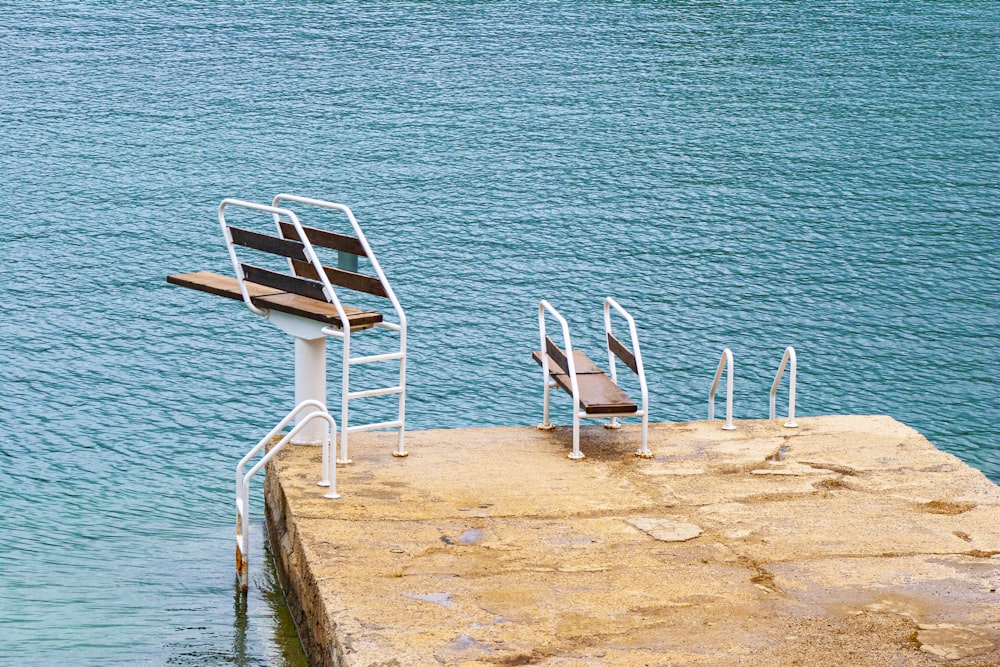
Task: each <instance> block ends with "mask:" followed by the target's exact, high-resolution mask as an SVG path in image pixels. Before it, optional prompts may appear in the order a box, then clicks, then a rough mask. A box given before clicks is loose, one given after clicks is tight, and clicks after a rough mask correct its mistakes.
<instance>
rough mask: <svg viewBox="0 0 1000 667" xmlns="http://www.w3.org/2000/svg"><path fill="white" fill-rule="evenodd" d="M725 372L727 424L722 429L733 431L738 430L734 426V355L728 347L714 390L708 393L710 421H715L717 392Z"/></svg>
mask: <svg viewBox="0 0 1000 667" xmlns="http://www.w3.org/2000/svg"><path fill="white" fill-rule="evenodd" d="M723 370H725V371H726V423H725V424H723V425H722V429H723V430H724V431H732V430H734V429H735V428H736V426H735V425H733V353H732V351H731V350H730V349H729V348H728V347H727V348H726V349H725V350H723V351H722V358H721V359H719V367H718V368H717V369H716V371H715V379H714V380H712V388H711V389H710V390H709V392H708V420H709V421H712V420H713V419H715V390H716V388H717V387H718V386H719V379H720V378H721V377H722V371H723Z"/></svg>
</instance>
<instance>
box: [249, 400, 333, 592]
mask: <svg viewBox="0 0 1000 667" xmlns="http://www.w3.org/2000/svg"><path fill="white" fill-rule="evenodd" d="M306 409H309V412H308V413H307V414H306V415H305V416H304V417H303V418H301V419H299V420H298V422H297V423H296V424H295V427H294V428H292V430H291V431H289V432H288V433H287V434H285V435H284V436H283V437H282V438H281V440H279V441H278V442H277V443H275V444H274V445H272V447H271V448H270V449H269V450H268V451H267V453H265V454H264V456H262V457H261V459H260V460H259V461H257V463H256V464H254V466H253V467H252V468H250V470H248V471H247V472H245V473H244V472H243V471H244V469H245V468H246V466H247V464H249V463H250V461H251V460H252V459H253V457H255V456H256V455H257V454H258V453H260V450H261V449H263V448H264V447H265V446H267V444H268V443H269V442H271V441H272V440H273V439H274V437H275V436H277V435H278V434H279V433H280V432H281V430H282V429H283V428H285V427H286V426H287V425H288V423H289V422H290V421H292V419H295V418H296V417H297V416H298V415H299V413H301V412H302V411H303V410H306ZM315 419H320V420H322V421H324V422H326V428H325V429H324V433H325V436H324V438H323V467H322V472H321V474H320V480H319V482H317V483H316V484H317V486H323V487H329V491H327V493H326V494H325V495H324V496H323V497H324V498H331V499H335V498H340V494H339V493H337V466H336V463H334V461H333V457H332V456H331V455H330V443H331V442H333V441H334V440H335V439H336V437H337V422H335V421H334V419H333V417H331V416H330V413H329V412H327V411H326V406H325V405H323V403H321V402H320V401H315V400H308V401H303V402H301V403H299V404H298V405H296V406H295V407H294V408H292V411H291V412H289V413H288V414H287V415H285V417H284V419H282V420H281V421H280V422H278V424H277V426H275V427H274V428H273V429H271V431H270V432H269V433H268V434H267V435H265V436H264V437H263V438H261V439H260V442H258V443H257V444H256V445H254V446H253V448H251V449H250V451H249V452H247V454H246V456H244V457H243V458H242V459H240V462H239V463H238V464H237V465H236V574H237V576H238V577H239V580H240V587H241V588H242V589H243V590H244V591H245V590H247V586H248V581H247V570H248V567H249V562H250V557H249V555H250V480H251V479H253V477H254V475H256V474H257V473H258V472H260V470H261V469H262V468H263V467H264V466H266V465H267V462H268V461H270V460H271V459H272V458H274V456H275V455H277V453H278V452H280V451H281V450H282V449H283V448H284V447H285V445H287V444H288V443H289V442H291V441H292V439H293V438H294V437H295V436H296V435H297V434H298V433H299V432H300V431H302V430H303V429H305V428H306V427H307V426H308V425H309V424H310V422H312V421H313V420H315Z"/></svg>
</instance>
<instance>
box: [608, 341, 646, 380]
mask: <svg viewBox="0 0 1000 667" xmlns="http://www.w3.org/2000/svg"><path fill="white" fill-rule="evenodd" d="M608 349H609V350H611V352H612V353H613V354H614V355H615V356H616V357H618V358H619V359H621V360H622V363H623V364H625V365H626V366H628V367H629V368H631V369H632V372H633V373H635V374H636V375H638V374H639V364H638V363H636V360H635V355H634V354H632V350H630V349H628V348H627V347H625V343H623V342H621V341H620V340H618V338H616V337H615V335H614V334H610V333H609V334H608Z"/></svg>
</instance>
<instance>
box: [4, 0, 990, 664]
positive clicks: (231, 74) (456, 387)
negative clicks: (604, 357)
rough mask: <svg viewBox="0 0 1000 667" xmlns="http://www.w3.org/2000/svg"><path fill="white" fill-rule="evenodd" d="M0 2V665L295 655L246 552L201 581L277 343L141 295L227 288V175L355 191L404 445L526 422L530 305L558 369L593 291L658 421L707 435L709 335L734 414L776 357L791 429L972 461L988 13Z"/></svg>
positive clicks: (222, 527)
mask: <svg viewBox="0 0 1000 667" xmlns="http://www.w3.org/2000/svg"><path fill="white" fill-rule="evenodd" d="M0 17H2V20H0V82H2V94H0V158H2V159H0V205H2V207H3V210H4V212H5V224H4V230H3V233H2V235H0V252H2V255H0V256H2V262H0V295H2V297H3V308H4V310H3V313H2V315H0V353H2V370H0V383H2V387H0V395H2V403H0V427H2V429H0V433H2V435H0V510H2V511H0V664H18V665H48V664H57V663H65V664H75V665H88V664H93V665H103V664H115V663H117V664H175V665H228V664H235V665H263V664H271V665H282V664H293V663H294V657H293V656H291V657H290V656H289V655H285V653H288V652H289V651H291V649H290V648H289V646H288V644H287V642H283V641H282V640H281V639H280V636H281V635H282V634H283V633H284V632H285V630H286V629H285V628H284V627H283V626H282V625H281V623H280V622H279V621H278V620H277V617H278V615H279V614H280V611H281V605H280V601H277V600H276V599H275V594H274V586H273V584H272V583H271V582H270V579H269V576H270V575H269V571H268V569H267V568H266V567H264V563H263V558H262V557H261V555H260V552H259V550H255V552H254V553H253V555H252V559H253V560H252V565H253V569H252V573H251V575H252V580H253V584H252V586H251V595H250V597H249V600H248V602H247V606H246V609H245V610H240V609H239V608H238V605H236V604H235V602H234V596H233V587H232V583H233V570H232V568H233V562H232V558H233V546H232V539H233V526H234V513H233V507H232V497H233V488H232V485H233V481H232V477H233V468H234V465H235V463H236V461H237V460H238V458H239V456H240V454H241V452H242V451H245V450H246V449H247V448H248V447H249V446H250V445H251V444H253V443H254V442H256V440H257V439H258V438H260V437H261V436H262V435H263V434H264V433H265V432H266V431H267V430H268V429H269V428H270V426H271V425H272V424H273V423H274V422H275V421H277V420H278V419H279V418H280V417H281V416H282V415H283V413H284V412H285V411H286V410H287V409H288V408H289V407H290V405H291V403H292V401H293V395H292V386H293V368H292V345H291V340H290V339H289V338H287V337H286V336H284V335H283V334H280V333H279V332H277V330H275V329H274V328H273V327H271V325H269V324H268V323H267V322H265V321H263V320H260V319H259V318H256V317H254V316H252V315H251V314H250V313H248V312H247V311H246V310H245V309H243V308H242V307H241V306H239V304H229V303H224V302H222V301H221V300H219V299H215V298H212V297H208V296H203V295H199V294H197V293H194V292H191V291H188V290H182V289H178V288H174V287H171V286H169V285H167V284H166V283H165V281H164V276H165V275H166V274H167V273H171V272H182V271H193V270H203V269H207V270H215V271H222V272H228V271H229V267H228V259H227V257H226V254H225V249H224V246H223V244H222V241H221V237H220V234H219V232H218V228H217V225H216V221H215V207H216V205H217V204H218V202H219V201H220V200H221V199H222V198H223V197H227V196H236V197H241V198H245V199H252V200H257V201H267V200H269V199H270V198H271V197H272V196H273V195H274V194H276V193H278V192H294V193H299V194H303V195H309V196H317V197H323V198H327V199H334V200H337V201H342V202H344V203H347V204H349V205H350V206H351V207H352V208H353V209H354V211H355V213H356V214H357V216H358V217H359V219H360V220H361V222H362V224H363V226H364V227H365V229H366V230H367V233H368V235H369V239H370V241H371V242H372V244H373V246H374V247H375V249H376V252H377V253H378V254H379V257H380V260H381V262H382V264H383V266H384V267H386V270H387V272H388V273H389V275H390V278H391V279H392V281H393V284H394V286H395V287H396V289H397V292H398V294H399V297H400V300H401V301H402V303H403V305H404V307H405V308H406V310H407V313H408V315H409V318H410V323H411V334H410V335H411V345H410V355H411V356H410V368H409V370H410V373H409V379H410V382H409V396H408V399H409V400H408V406H409V414H408V416H409V420H410V421H409V423H410V426H411V427H412V428H437V427H460V426H471V425H514V424H534V423H536V422H537V421H538V420H539V413H540V408H541V400H540V397H541V382H540V378H539V375H538V370H537V367H535V365H534V364H533V363H532V362H531V360H530V357H529V351H530V349H532V347H533V346H534V344H535V342H536V336H537V333H536V328H535V327H536V319H535V318H536V308H537V303H538V300H539V299H541V298H547V299H549V300H550V301H552V303H553V304H555V305H556V306H557V307H559V308H560V309H561V310H562V311H563V313H564V314H565V315H566V316H567V318H568V319H569V320H570V321H571V322H572V323H573V325H574V328H575V332H576V337H577V342H578V343H579V344H580V345H581V346H582V347H583V348H584V349H587V350H589V351H590V352H591V353H592V355H593V354H596V353H597V351H598V350H599V349H600V348H599V345H600V306H601V300H602V298H603V297H604V296H605V295H607V294H610V295H613V296H615V297H616V298H618V300H619V301H620V302H621V303H622V304H623V305H624V306H625V307H627V308H629V309H630V310H631V311H632V313H633V314H634V315H635V317H636V318H637V320H638V322H639V324H640V329H641V331H640V336H641V339H642V343H643V348H644V352H645V355H646V365H647V372H648V375H649V381H650V388H651V397H652V417H653V419H654V420H658V421H666V420H692V419H701V418H704V416H705V409H706V407H705V401H706V397H707V391H708V387H709V384H710V382H711V379H712V373H713V372H714V369H715V365H716V363H717V362H718V358H719V355H720V353H721V350H722V348H723V347H726V346H728V347H731V348H732V349H733V352H734V354H735V357H736V416H737V417H738V418H751V417H754V418H758V417H765V416H766V415H767V392H768V388H769V386H770V381H771V378H772V377H773V373H774V371H775V369H776V367H777V364H778V361H779V359H780V356H781V352H782V349H783V348H784V346H785V345H790V344H791V345H795V347H796V350H797V352H798V359H799V378H798V384H799V392H798V413H799V414H800V415H812V414H827V413H879V414H890V415H892V416H893V417H895V418H897V419H899V420H901V421H903V422H905V423H907V424H910V425H912V426H914V427H915V428H917V429H919V430H921V431H922V432H923V433H924V434H925V435H927V436H928V437H929V438H930V439H931V440H932V441H933V442H934V443H935V444H937V445H938V446H939V447H941V448H943V449H945V450H947V451H949V452H952V453H954V454H956V455H958V456H959V457H961V458H962V459H964V460H965V461H967V462H968V463H970V464H971V465H973V466H976V467H978V468H979V469H981V470H983V471H984V472H986V473H987V474H988V475H989V476H990V477H991V478H992V479H994V480H1000V455H998V453H997V430H996V424H997V423H998V421H1000V414H998V408H997V404H998V398H1000V392H998V390H997V381H996V375H995V373H996V368H997V362H998V361H1000V359H998V353H997V340H998V333H1000V324H998V321H1000V306H998V286H1000V262H998V259H1000V253H998V251H1000V234H998V232H997V231H996V226H997V224H998V222H1000V215H998V213H1000V206H998V201H1000V197H998V195H1000V143H998V133H997V128H998V127H1000V99H998V98H1000V92H998V91H1000V74H998V67H997V63H998V62H1000V59H998V48H997V45H998V44H1000V10H998V5H997V4H996V3H991V2H947V1H946V2H911V1H905V2H887V3H865V2H829V3H775V2H759V1H757V2H754V1H749V2H743V3H711V2H670V3H624V2H623V3H594V2H580V3H556V2H528V3H519V4H517V5H516V6H514V5H506V4H499V3H488V2H459V3H438V2H412V3H406V2H378V3H374V2H366V3H350V4H341V3H338V4H334V3H324V2H305V1H300V2H286V3H264V2H256V1H248V2H231V3H212V4H211V5H209V3H206V4H202V3H197V2H177V1H168V2H162V3H158V4H157V6H155V7H150V6H146V5H144V4H140V3H124V2H101V3H84V2H79V3H48V2H41V3H32V4H26V3H12V2H6V1H4V0H0ZM331 347H333V346H331ZM331 357H332V355H331ZM335 372H336V362H335V359H333V358H331V373H332V374H335ZM334 376H335V375H334ZM331 384H334V383H331ZM565 403H566V402H565V401H561V402H559V403H557V404H556V416H557V417H558V416H560V415H562V418H563V419H565V412H566V404H565ZM335 414H336V413H335ZM412 454H413V455H415V456H419V455H420V453H419V452H412ZM341 482H342V489H341V490H342V491H343V492H344V493H350V474H349V473H346V474H344V476H343V477H342V480H341ZM259 495H260V494H259V487H258V491H257V492H255V497H256V498H258V499H259ZM258 510H259V505H258ZM255 519H256V520H255V524H254V526H255V528H254V530H255V531H256V534H255V535H254V540H255V541H254V544H255V545H256V546H257V547H259V546H260V545H261V542H262V540H261V535H260V532H261V530H262V526H261V523H260V512H259V511H258V512H257V514H256V517H255ZM283 652H284V653H283Z"/></svg>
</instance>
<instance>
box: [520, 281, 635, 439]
mask: <svg viewBox="0 0 1000 667" xmlns="http://www.w3.org/2000/svg"><path fill="white" fill-rule="evenodd" d="M612 308H614V309H615V310H616V311H618V312H619V313H621V314H622V315H623V316H624V317H625V318H626V319H627V320H628V323H629V329H630V333H631V338H632V349H629V348H628V346H626V345H625V344H624V343H623V342H622V341H621V340H619V339H618V338H617V337H615V335H614V334H613V333H612V331H611V318H610V311H611V309H612ZM546 313H548V314H551V315H552V316H554V317H555V318H556V319H557V320H558V321H559V323H560V325H561V327H562V330H563V338H564V340H565V347H566V351H564V350H563V348H560V347H559V345H557V344H556V343H555V342H554V341H553V340H552V339H551V338H549V336H548V335H546V331H545V316H546ZM604 322H605V339H606V341H607V351H608V359H609V362H610V363H611V376H609V375H608V374H607V373H605V372H604V371H603V370H602V369H601V368H600V367H598V366H597V364H595V363H594V362H593V361H591V359H590V358H589V357H587V355H586V354H584V353H583V352H581V351H580V350H575V349H572V347H571V343H570V337H569V325H568V324H567V323H566V320H565V319H564V318H563V317H562V315H560V314H559V313H558V311H556V310H555V308H553V307H552V306H551V304H549V303H548V302H547V301H544V300H543V301H542V302H541V304H540V305H539V309H538V323H539V332H540V336H541V342H542V344H543V345H544V347H545V354H544V355H543V354H542V352H541V351H539V350H535V351H533V352H532V353H531V357H532V359H534V360H535V362H536V363H537V364H538V365H540V366H541V367H542V372H543V381H544V384H545V395H544V415H543V422H542V423H541V424H540V425H539V428H542V429H551V428H554V427H553V425H552V424H551V423H550V422H549V389H550V388H551V387H561V388H562V389H563V390H564V391H565V392H566V393H567V394H569V395H570V396H571V397H573V408H574V409H573V451H572V452H571V453H570V455H569V458H571V459H582V458H584V455H583V453H582V452H581V451H580V419H581V418H584V419H603V418H610V420H611V421H610V422H609V423H608V424H607V427H608V428H618V427H619V425H620V424H619V422H618V418H619V417H642V447H641V448H640V449H639V451H637V452H636V454H637V455H639V456H642V457H646V458H648V457H651V456H652V453H651V452H650V451H649V448H648V446H647V431H648V413H649V411H648V392H647V390H646V379H645V373H644V371H643V368H642V358H641V356H639V340H638V337H637V335H636V330H635V322H634V320H632V317H631V315H629V314H628V313H626V312H625V311H624V309H622V308H621V306H619V305H618V304H617V303H616V302H615V301H614V299H611V298H610V297H608V298H607V299H606V300H605V303H604ZM633 350H634V352H633ZM567 351H568V352H569V356H567ZM615 358H617V359H618V360H620V361H621V362H622V363H624V364H625V365H626V366H627V367H628V368H629V369H630V370H631V371H632V372H634V373H635V374H636V375H638V376H639V383H640V387H641V389H642V406H641V407H640V406H639V405H638V404H637V403H636V402H635V401H633V400H632V399H631V398H629V396H628V394H626V393H625V392H624V391H622V389H621V388H620V387H619V386H618V383H617V374H616V369H615V366H614V359H615ZM571 359H572V363H570V360H571Z"/></svg>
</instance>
